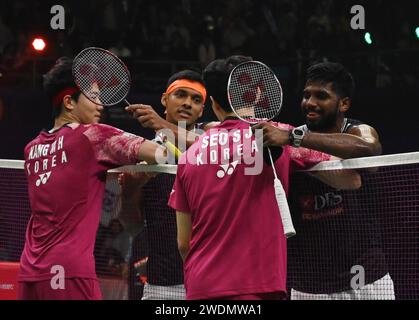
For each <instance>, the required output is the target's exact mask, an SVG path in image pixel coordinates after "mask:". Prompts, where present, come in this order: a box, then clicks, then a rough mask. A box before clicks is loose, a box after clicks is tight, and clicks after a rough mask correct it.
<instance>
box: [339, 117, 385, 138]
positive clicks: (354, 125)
mask: <svg viewBox="0 0 419 320" xmlns="http://www.w3.org/2000/svg"><path fill="white" fill-rule="evenodd" d="M364 132H369V134H375V135H376V134H377V130H376V129H375V128H374V127H372V126H371V125H369V124H367V123H365V122H363V121H361V120H357V119H351V118H345V123H344V128H343V130H342V133H350V134H357V135H363V134H362V133H364Z"/></svg>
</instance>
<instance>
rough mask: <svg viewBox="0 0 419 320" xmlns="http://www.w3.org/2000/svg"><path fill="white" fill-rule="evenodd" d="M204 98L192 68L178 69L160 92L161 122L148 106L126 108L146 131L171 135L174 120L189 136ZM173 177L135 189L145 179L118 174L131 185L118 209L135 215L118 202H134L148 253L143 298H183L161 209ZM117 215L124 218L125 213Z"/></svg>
mask: <svg viewBox="0 0 419 320" xmlns="http://www.w3.org/2000/svg"><path fill="white" fill-rule="evenodd" d="M206 96H207V93H206V89H205V85H204V82H203V80H202V76H201V74H200V73H198V72H196V71H192V70H183V71H180V72H177V73H175V74H173V75H172V76H171V77H170V78H169V80H168V82H167V86H166V90H165V92H164V93H163V94H162V97H161V103H162V105H163V107H164V108H165V119H163V118H161V117H160V116H159V115H158V114H157V113H156V112H155V111H154V109H153V107H152V106H149V105H132V106H130V107H128V109H129V110H131V111H132V112H133V113H134V115H135V116H136V117H137V119H138V121H139V122H140V123H141V125H142V126H144V127H146V128H150V129H153V130H155V131H158V130H161V129H172V128H173V127H176V129H175V130H173V134H176V132H178V129H177V128H178V125H179V122H180V121H184V122H185V126H184V128H186V129H187V130H189V131H190V132H191V134H193V131H194V130H195V129H196V127H197V121H198V119H199V118H200V117H201V116H202V113H203V108H204V103H205V100H206ZM155 140H156V141H161V137H160V136H159V135H156V138H155ZM181 151H185V150H184V149H182V150H181ZM174 178H175V176H174V175H171V174H164V173H162V174H159V175H157V176H156V177H154V178H151V179H150V180H149V181H148V183H146V184H145V185H144V186H143V187H141V186H140V184H144V179H146V177H145V176H144V175H143V176H137V177H136V176H135V175H131V174H128V173H125V174H122V175H120V176H119V180H120V183H121V185H122V188H123V190H124V189H126V187H125V186H124V185H125V184H126V185H127V186H128V185H131V186H132V185H135V184H137V188H138V190H137V191H136V192H132V190H125V191H127V192H123V193H122V202H123V203H122V204H123V206H122V208H124V210H131V211H133V213H134V214H135V212H136V210H132V207H131V208H130V207H129V206H126V205H124V203H128V204H132V203H136V204H137V206H140V212H141V213H142V214H143V216H144V225H145V227H146V230H147V246H148V248H149V254H148V261H147V282H146V283H145V285H144V291H143V297H142V299H143V300H184V299H185V288H184V285H183V261H182V259H181V257H180V255H179V251H178V249H177V241H176V215H175V211H174V210H173V209H172V208H170V207H169V206H168V205H167V201H168V199H169V195H170V192H171V190H172V186H173V183H174ZM135 179H139V181H138V183H135ZM133 198H135V199H133ZM140 199H141V200H140ZM121 214H123V215H129V213H125V212H121Z"/></svg>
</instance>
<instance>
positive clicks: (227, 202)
mask: <svg viewBox="0 0 419 320" xmlns="http://www.w3.org/2000/svg"><path fill="white" fill-rule="evenodd" d="M277 125H278V126H280V127H282V128H285V129H289V128H291V126H289V125H283V124H277ZM233 129H240V131H237V130H236V131H231V130H233ZM225 130H229V131H228V132H229V133H228V139H227V140H228V142H226V137H225V134H224V133H223V134H221V133H220V132H225ZM238 132H240V134H238ZM259 151H261V150H258V148H257V144H256V143H255V141H254V136H253V135H252V134H250V132H249V125H248V124H246V123H244V122H242V121H239V120H227V121H224V122H223V123H222V124H220V125H219V126H217V127H215V128H213V129H211V130H210V131H208V132H206V133H205V134H204V135H203V136H201V137H200V139H199V141H198V142H197V143H196V144H195V145H193V146H192V147H191V148H190V149H189V150H188V151H187V152H186V153H185V154H184V155H183V158H181V159H180V161H179V166H178V171H177V176H176V181H175V184H174V187H173V189H174V190H173V191H172V194H171V197H170V199H169V205H170V206H171V207H173V208H174V209H176V210H178V211H182V212H187V213H190V214H191V215H192V238H191V242H190V251H189V253H188V255H187V257H186V260H185V264H184V272H185V287H186V290H187V291H186V292H187V299H207V298H212V297H223V296H230V295H243V294H253V293H264V292H277V291H284V292H285V291H286V284H285V282H286V265H287V261H286V255H287V252H286V238H285V236H284V234H283V229H282V223H281V219H280V216H279V210H278V206H277V203H276V200H275V195H274V187H273V180H274V176H273V172H272V168H271V167H270V166H268V165H266V164H265V163H264V162H263V160H262V162H261V163H260V164H261V166H262V168H261V169H260V170H259V171H261V172H260V173H259V174H253V175H250V174H249V171H247V172H246V168H247V169H249V167H252V166H255V163H251V161H250V160H249V159H245V158H246V157H247V156H249V155H250V156H254V155H255V154H257V155H258V156H259V159H260V158H261V152H259ZM228 154H229V155H228ZM237 155H239V156H240V155H242V158H241V159H240V157H237ZM194 158H195V159H196V161H195V162H194V163H191V159H194ZM228 158H229V159H230V160H228ZM329 158H330V156H329V155H326V154H323V153H320V152H316V151H313V150H308V149H304V148H298V149H297V148H292V147H289V146H284V147H283V152H282V155H281V156H280V157H279V159H278V160H277V161H276V163H275V167H276V170H277V174H278V177H279V179H280V180H281V181H282V184H283V186H284V189H285V190H286V192H287V193H288V180H289V175H290V172H291V171H293V170H295V169H297V168H298V169H303V168H308V167H310V166H312V165H314V164H316V163H318V162H320V161H323V160H328V159H329ZM226 159H227V162H228V163H227V164H226V163H225V161H226ZM186 160H188V161H186ZM260 160H261V159H260ZM185 162H186V163H185ZM255 162H257V160H256V161H255ZM220 163H221V164H220Z"/></svg>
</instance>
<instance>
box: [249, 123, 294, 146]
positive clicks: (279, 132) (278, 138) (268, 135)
mask: <svg viewBox="0 0 419 320" xmlns="http://www.w3.org/2000/svg"><path fill="white" fill-rule="evenodd" d="M256 130H263V135H262V137H263V146H264V147H269V146H283V145H287V144H289V143H290V132H289V131H288V130H285V129H281V128H278V127H275V126H273V125H272V124H270V123H269V122H260V123H258V124H255V125H253V126H252V131H253V132H256Z"/></svg>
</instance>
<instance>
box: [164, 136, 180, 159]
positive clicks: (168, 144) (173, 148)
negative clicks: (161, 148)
mask: <svg viewBox="0 0 419 320" xmlns="http://www.w3.org/2000/svg"><path fill="white" fill-rule="evenodd" d="M164 143H165V144H166V147H167V149H169V151H170V152H171V153H173V154H174V155H175V158H176V159H179V157H180V156H181V155H182V152H180V150H179V149H178V148H176V146H175V145H174V144H173V143H171V142H169V141H167V140H166V141H165V142H164Z"/></svg>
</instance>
